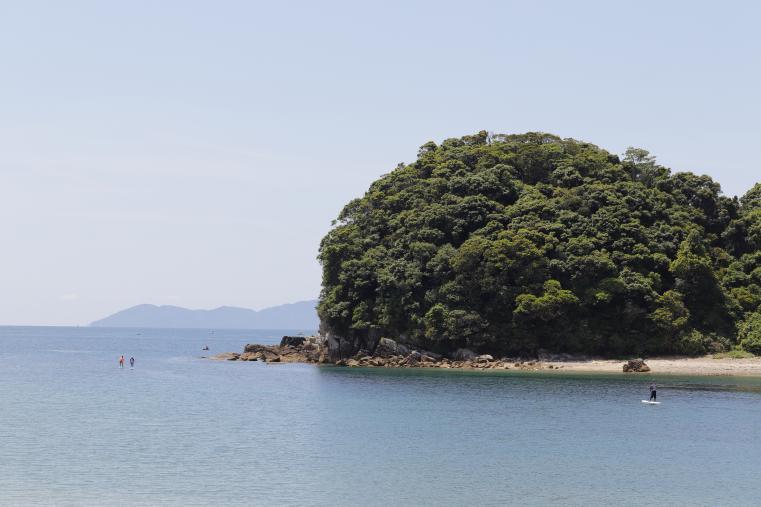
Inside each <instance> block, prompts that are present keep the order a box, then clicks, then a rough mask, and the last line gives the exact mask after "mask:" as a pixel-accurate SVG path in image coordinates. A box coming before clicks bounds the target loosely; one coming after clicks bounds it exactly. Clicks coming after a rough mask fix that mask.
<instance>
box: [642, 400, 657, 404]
mask: <svg viewBox="0 0 761 507" xmlns="http://www.w3.org/2000/svg"><path fill="white" fill-rule="evenodd" d="M642 403H647V404H648V405H660V404H661V402H660V401H648V400H642Z"/></svg>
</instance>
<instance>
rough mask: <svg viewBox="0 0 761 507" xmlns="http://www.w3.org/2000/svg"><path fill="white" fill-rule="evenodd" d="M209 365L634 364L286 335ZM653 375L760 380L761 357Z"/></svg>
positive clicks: (699, 361)
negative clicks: (336, 350)
mask: <svg viewBox="0 0 761 507" xmlns="http://www.w3.org/2000/svg"><path fill="white" fill-rule="evenodd" d="M208 359H212V360H227V361H261V362H265V363H274V364H278V363H307V364H325V365H333V366H345V367H349V368H438V369H460V370H468V371H500V370H517V371H543V372H544V371H562V372H573V373H605V374H612V373H620V374H622V375H629V374H631V375H637V374H640V375H641V374H642V373H644V371H643V372H637V371H634V372H630V373H624V365H626V364H630V362H634V363H635V364H636V362H637V360H633V361H630V360H626V359H609V358H595V357H586V356H572V355H568V354H547V353H540V354H539V355H538V357H536V358H531V359H527V358H508V357H500V358H495V357H492V356H491V355H488V354H482V355H476V354H475V353H473V352H472V351H470V350H468V349H458V350H457V351H456V352H455V353H454V354H452V355H451V357H444V356H441V355H439V354H436V353H433V352H429V351H419V350H411V349H409V348H408V347H405V346H404V345H401V344H397V343H396V342H394V341H393V340H389V339H386V338H384V339H381V341H380V342H379V343H378V347H376V350H375V353H374V354H370V353H369V352H367V351H359V352H358V353H357V354H355V355H354V356H352V357H348V358H333V359H331V353H330V350H329V348H328V342H327V340H326V339H324V338H322V337H319V336H284V337H283V339H282V340H281V342H280V345H260V344H248V345H246V346H245V348H244V350H243V352H241V353H238V352H226V353H222V354H217V355H215V356H211V357H209V358H208ZM644 362H645V363H646V365H647V367H648V368H649V370H647V371H648V372H649V373H652V374H667V375H699V376H745V377H761V357H755V356H750V357H748V356H746V355H733V354H731V353H729V354H710V355H706V356H701V357H676V356H675V357H655V358H648V359H646V360H645V361H644Z"/></svg>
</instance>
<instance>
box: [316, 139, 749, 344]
mask: <svg viewBox="0 0 761 507" xmlns="http://www.w3.org/2000/svg"><path fill="white" fill-rule="evenodd" d="M319 258H320V261H321V263H322V266H323V292H322V295H321V300H320V304H319V307H318V310H319V313H320V316H321V319H322V321H323V324H324V326H326V328H327V329H329V330H330V331H332V332H333V333H335V334H337V335H341V336H345V337H350V338H352V339H355V340H359V341H360V342H363V343H364V344H366V345H367V348H372V346H373V341H374V340H376V339H377V337H379V336H387V337H389V338H395V339H401V340H402V341H405V342H408V343H416V344H419V345H420V346H424V347H427V348H430V349H433V350H438V351H449V350H452V349H454V348H457V347H463V346H465V347H470V348H475V349H478V350H481V351H488V352H493V353H505V354H511V353H518V354H529V353H534V352H536V351H537V350H539V349H547V350H552V351H567V352H585V353H597V354H607V355H617V354H630V353H634V354H658V353H687V354H701V353H705V352H709V351H719V350H723V349H726V348H728V347H729V346H731V345H733V344H734V343H736V342H737V340H738V338H737V337H738V332H739V330H740V329H741V328H742V329H746V328H748V329H751V331H749V333H751V334H749V335H748V338H746V339H748V340H751V339H756V338H752V337H753V336H758V334H757V333H758V332H759V331H758V329H759V326H758V324H757V322H758V321H759V319H761V317H759V316H756V317H753V314H754V312H761V309H759V307H760V305H761V185H758V184H757V185H756V186H755V187H754V188H753V189H752V190H751V191H749V192H748V193H747V194H746V195H745V196H744V197H743V198H741V199H737V198H728V197H724V196H722V195H721V190H720V187H719V185H718V184H717V183H716V182H714V181H713V180H712V179H711V178H709V177H708V176H696V175H694V174H691V173H674V174H672V173H671V172H670V171H669V170H668V169H667V168H664V167H662V166H660V165H658V164H657V163H656V162H655V159H654V158H653V157H651V156H650V155H649V154H648V152H647V151H645V150H640V149H633V148H630V149H629V150H627V152H626V154H625V156H624V157H623V158H622V159H621V158H619V157H618V156H617V155H613V154H611V153H608V152H607V151H605V150H602V149H600V148H598V147H597V146H595V145H592V144H589V143H584V142H580V141H576V140H572V139H561V138H559V137H556V136H553V135H549V134H543V133H527V134H522V135H488V134H487V133H486V132H480V133H478V134H476V135H473V136H466V137H463V138H461V139H448V140H446V141H444V142H443V143H441V145H436V144H435V143H433V142H429V143H426V144H425V145H423V146H422V147H421V148H420V151H419V153H418V158H417V160H416V161H415V162H414V163H412V164H409V165H404V164H401V165H399V166H398V167H397V168H396V169H395V170H394V171H392V172H391V173H390V174H387V175H385V176H383V177H382V178H380V179H379V180H378V181H376V182H375V183H373V184H372V186H371V187H370V189H369V190H368V192H367V193H366V194H365V196H364V197H362V198H360V199H355V200H353V201H351V202H350V203H349V204H348V205H346V207H345V208H344V209H343V211H342V212H341V214H340V216H339V217H338V220H337V224H336V227H334V228H333V229H332V230H331V231H330V232H329V233H328V235H327V236H326V237H325V238H324V239H323V240H322V244H321V246H320V254H319ZM756 315H758V313H756ZM751 318H754V319H755V320H753V321H752V322H756V324H750V322H751ZM746 321H747V323H746ZM754 333H755V334H754ZM758 342H759V343H761V338H758ZM749 343H750V342H749ZM754 343H755V342H754ZM760 347H761V345H760Z"/></svg>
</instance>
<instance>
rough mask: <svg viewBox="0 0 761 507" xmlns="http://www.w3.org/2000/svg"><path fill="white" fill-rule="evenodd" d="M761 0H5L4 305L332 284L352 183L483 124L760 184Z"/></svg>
mask: <svg viewBox="0 0 761 507" xmlns="http://www.w3.org/2000/svg"><path fill="white" fill-rule="evenodd" d="M758 5H759V4H757V3H755V2H747V3H743V2H722V3H718V2H704V3H700V2H655V1H653V2H647V1H644V2H610V1H601V2H581V1H576V2H565V1H558V2H527V1H521V2H507V1H501V2H488V1H481V2H462V1H460V2H451V3H450V2H444V1H435V2H412V1H403V2H389V1H384V2H377V3H374V4H370V3H365V4H364V5H362V2H357V1H353V2H345V3H343V2H342V3H336V2H327V1H321V2H303V3H302V2H271V1H270V2H262V3H258V2H253V1H220V0H215V1H205V2H201V1H188V0H183V1H166V0H162V1H155V0H151V1H136V0H131V1H129V2H113V1H112V2H104V1H92V2H81V1H73V0H69V1H66V2H61V1H51V2H37V1H32V0H24V1H23V2H19V1H5V0H0V64H1V66H0V97H1V99H0V216H1V218H0V234H1V235H2V238H3V242H2V249H1V250H0V275H1V276H0V323H3V324H86V323H88V322H90V321H92V320H94V319H97V318H100V317H103V316H104V315H106V314H108V313H111V312H113V311H116V310H120V309H122V308H124V307H127V306H131V305H134V304H138V303H146V302H147V303H156V304H175V305H180V306H187V307H192V308H212V307H216V306H220V305H234V306H244V307H251V308H261V307H265V306H271V305H276V304H280V303H285V302H292V301H297V300H302V299H309V298H314V297H316V296H317V295H318V293H319V287H320V268H319V265H318V263H317V261H316V260H315V256H316V255H317V247H318V243H319V240H320V238H321V237H322V236H323V235H324V234H325V232H326V231H327V230H328V229H329V227H330V221H331V220H332V219H333V218H335V217H336V215H337V214H338V212H339V210H340V208H341V207H342V205H343V204H344V203H345V202H347V201H348V200H349V199H351V198H353V197H356V196H360V195H362V194H363V193H364V191H365V190H366V189H367V187H368V185H369V184H370V183H371V182H372V181H373V180H374V179H376V178H377V177H378V176H380V175H381V174H384V173H386V172H389V171H390V170H391V169H393V167H394V166H395V165H396V164H397V163H398V162H401V161H406V162H409V161H412V160H413V159H414V156H415V153H416V152H417V148H418V146H420V145H422V144H423V143H425V142H426V141H429V140H434V141H441V140H443V139H445V138H447V137H453V136H460V135H464V134H470V133H473V132H476V131H478V130H481V129H485V130H490V131H493V132H499V133H515V132H525V131H529V130H543V131H548V132H552V133H556V134H558V135H561V136H563V137H575V138H578V139H583V140H586V141H590V142H593V143H595V144H598V145H600V146H602V147H604V148H606V149H608V150H610V151H613V152H615V153H622V152H623V151H624V150H625V149H626V147H627V146H630V145H633V146H639V147H643V148H646V149H649V150H650V151H651V152H653V153H654V154H655V155H657V156H658V159H659V161H660V162H661V163H663V164H665V165H668V166H669V167H671V168H672V169H674V170H691V171H694V172H698V173H707V174H710V175H711V176H713V177H714V178H715V179H717V180H718V181H719V182H720V183H721V185H722V187H723V189H724V191H725V193H727V194H730V195H734V194H738V193H739V194H742V193H744V192H745V191H746V190H747V189H748V188H750V186H751V185H752V183H753V182H754V181H759V180H761V169H760V168H759V161H758V154H757V148H758V142H759V134H760V133H761V126H760V124H759V118H761V100H759V90H761V35H759V34H760V32H759V30H758V26H757V25H758V21H759V19H761V8H760V7H759V6H758Z"/></svg>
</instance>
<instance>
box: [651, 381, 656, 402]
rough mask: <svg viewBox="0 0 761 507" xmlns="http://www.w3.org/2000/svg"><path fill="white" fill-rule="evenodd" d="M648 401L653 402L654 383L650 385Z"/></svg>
mask: <svg viewBox="0 0 761 507" xmlns="http://www.w3.org/2000/svg"><path fill="white" fill-rule="evenodd" d="M650 401H655V382H651V383H650Z"/></svg>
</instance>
